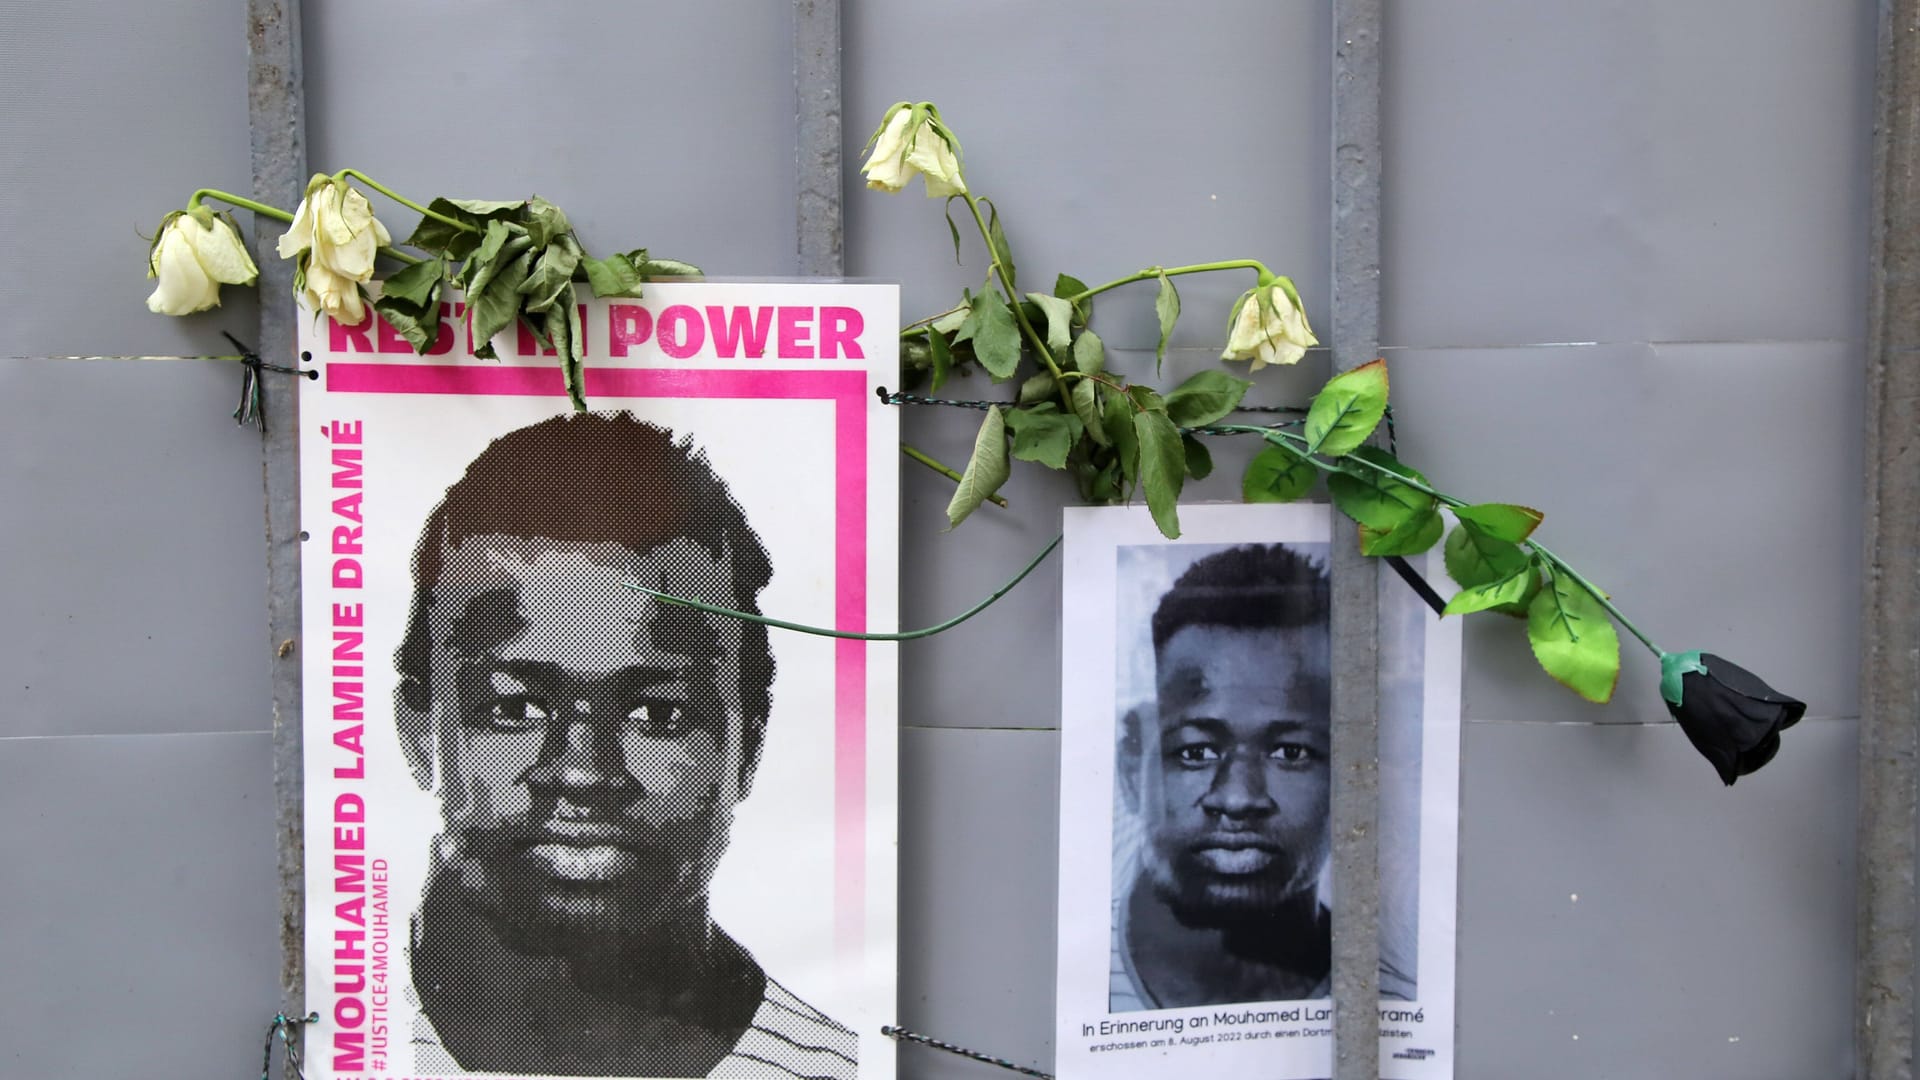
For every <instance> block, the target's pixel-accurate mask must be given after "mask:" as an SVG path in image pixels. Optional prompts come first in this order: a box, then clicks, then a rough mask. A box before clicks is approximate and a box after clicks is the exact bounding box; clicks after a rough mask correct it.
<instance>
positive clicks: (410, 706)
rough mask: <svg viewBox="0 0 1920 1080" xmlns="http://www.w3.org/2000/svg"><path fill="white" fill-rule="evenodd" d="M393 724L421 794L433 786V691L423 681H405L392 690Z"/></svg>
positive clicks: (407, 679)
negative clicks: (397, 729) (398, 733)
mask: <svg viewBox="0 0 1920 1080" xmlns="http://www.w3.org/2000/svg"><path fill="white" fill-rule="evenodd" d="M393 721H394V726H395V727H397V728H399V730H400V749H401V750H403V751H405V752H406V755H407V767H408V768H409V769H411V770H413V782H414V783H415V784H418V785H419V786H420V790H421V791H427V790H430V789H431V788H432V787H433V692H432V691H431V690H429V689H428V688H427V684H426V681H425V680H423V679H411V678H402V679H401V680H400V684H399V685H398V686H396V687H394V688H393Z"/></svg>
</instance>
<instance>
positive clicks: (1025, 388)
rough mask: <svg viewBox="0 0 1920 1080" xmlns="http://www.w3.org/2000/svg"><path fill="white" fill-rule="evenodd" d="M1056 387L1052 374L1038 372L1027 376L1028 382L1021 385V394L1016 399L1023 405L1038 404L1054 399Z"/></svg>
mask: <svg viewBox="0 0 1920 1080" xmlns="http://www.w3.org/2000/svg"><path fill="white" fill-rule="evenodd" d="M1055 385H1057V384H1056V383H1055V382H1054V381H1053V374H1052V373H1051V372H1047V371H1041V372H1037V373H1035V374H1033V375H1029V376H1027V381H1026V382H1023V383H1021V384H1020V393H1018V394H1017V395H1015V397H1016V398H1017V399H1018V400H1019V402H1020V404H1022V405H1033V404H1037V403H1039V402H1042V401H1047V400H1049V399H1050V398H1052V397H1053V390H1054V387H1055Z"/></svg>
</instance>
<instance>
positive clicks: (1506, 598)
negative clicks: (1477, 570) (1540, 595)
mask: <svg viewBox="0 0 1920 1080" xmlns="http://www.w3.org/2000/svg"><path fill="white" fill-rule="evenodd" d="M1534 581H1535V575H1534V572H1533V567H1531V566H1528V567H1524V568H1522V569H1521V570H1520V572H1519V573H1516V574H1513V575H1511V576H1508V577H1504V578H1501V579H1500V580H1499V581H1495V582H1490V583H1488V584H1486V585H1475V586H1474V587H1473V588H1471V589H1462V590H1460V591H1459V592H1457V593H1455V594H1453V599H1451V600H1449V601H1447V606H1446V609H1445V610H1444V611H1442V612H1441V613H1440V614H1442V615H1465V614H1468V613H1469V612H1474V611H1485V610H1487V609H1488V608H1494V607H1500V606H1502V605H1505V604H1517V603H1519V602H1520V601H1522V600H1524V599H1525V598H1526V595H1527V592H1528V589H1529V588H1530V587H1531V586H1532V585H1533V583H1534Z"/></svg>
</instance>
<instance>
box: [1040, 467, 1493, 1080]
mask: <svg viewBox="0 0 1920 1080" xmlns="http://www.w3.org/2000/svg"><path fill="white" fill-rule="evenodd" d="M1180 521H1181V525H1182V528H1183V530H1184V532H1183V535H1182V536H1181V538H1180V539H1179V540H1177V541H1169V540H1167V539H1166V538H1164V537H1163V536H1161V535H1160V533H1159V531H1158V530H1157V529H1156V528H1155V527H1154V524H1153V521H1152V519H1151V517H1150V516H1149V515H1148V514H1147V512H1146V509H1145V508H1144V507H1131V508H1128V507H1113V508H1088V509H1070V510H1068V511H1067V513H1066V541H1065V551H1066V553H1067V559H1066V564H1065V565H1066V569H1065V573H1064V590H1065V607H1064V613H1063V617H1062V628H1063V643H1062V648H1061V663H1062V668H1063V670H1062V677H1061V683H1062V686H1063V687H1064V691H1063V700H1062V712H1061V776H1060V798H1061V810H1060V901H1059V916H1060V935H1059V967H1058V972H1059V982H1058V989H1057V994H1058V1013H1057V1019H1056V1023H1057V1034H1056V1039H1055V1044H1056V1046H1057V1048H1058V1058H1057V1066H1056V1072H1057V1074H1058V1075H1059V1076H1060V1078H1061V1080H1095V1078H1127V1080H1154V1078H1169V1080H1171V1078H1186V1077H1193V1076H1260V1077H1266V1078H1269V1080H1313V1078H1316V1077H1325V1076H1328V1075H1330V1074H1331V1072H1332V1062H1333V1039H1332V1015H1333V1005H1332V1001H1331V990H1330V984H1329V976H1330V952H1331V945H1330V934H1329V927H1330V913H1331V909H1332V906H1333V904H1334V901H1335V898H1334V896H1333V889H1332V881H1331V879H1330V876H1331V875H1330V867H1329V853H1330V836H1331V833H1330V828H1329V809H1330V807H1329V792H1330V790H1331V776H1332V771H1331V767H1330V762H1329V731H1328V720H1329V709H1330V675H1331V670H1332V665H1333V663H1334V662H1335V658H1334V657H1333V656H1332V654H1331V643H1330V636H1329V632H1328V626H1329V621H1328V616H1329V605H1330V598H1329V591H1330V590H1329V585H1330V582H1329V576H1328V572H1327V563H1328V557H1329V553H1330V551H1331V544H1333V543H1352V542H1353V539H1352V537H1351V535H1350V530H1351V525H1350V524H1348V523H1347V522H1346V520H1345V519H1344V518H1333V517H1332V515H1331V513H1330V511H1329V509H1328V508H1327V507H1326V506H1325V505H1323V504H1322V505H1316V504H1292V505H1195V506H1183V507H1181V508H1180ZM1336 522H1337V524H1336ZM1424 561H1425V560H1424V559H1419V558H1416V559H1414V560H1412V562H1413V563H1414V564H1415V565H1416V566H1418V565H1420V564H1422V563H1423V562H1424ZM1434 566H1435V568H1437V567H1438V560H1437V559H1435V560H1434ZM1380 570H1381V573H1382V575H1383V576H1382V579H1381V583H1380V602H1381V606H1380V635H1381V636H1380V832H1379V835H1380V867H1381V869H1380V874H1381V925H1380V990H1381V1001H1380V1018H1381V1042H1380V1075H1381V1076H1382V1077H1383V1078H1384V1080H1430V1078H1437V1077H1450V1076H1452V1075H1453V1030H1454V1026H1453V977H1454V911H1455V854H1456V846H1457V837H1458V816H1459V815H1458V803H1459V752H1460V746H1459V740H1460V710H1459V706H1460V692H1459V685H1460V683H1459V669H1460V640H1459V620H1458V619H1449V620H1445V621H1442V620H1441V619H1440V618H1439V617H1438V616H1436V615H1435V614H1434V612H1433V611H1432V609H1430V608H1428V607H1427V606H1426V605H1425V604H1423V603H1422V602H1421V601H1420V599H1419V598H1418V597H1417V596H1416V595H1415V594H1414V592H1413V591H1412V590H1411V589H1409V588H1407V587H1406V586H1405V585H1404V584H1403V583H1402V582H1400V581H1399V580H1398V578H1397V577H1395V576H1394V575H1393V574H1392V572H1391V571H1390V570H1389V569H1388V568H1387V567H1386V566H1384V565H1381V567H1380Z"/></svg>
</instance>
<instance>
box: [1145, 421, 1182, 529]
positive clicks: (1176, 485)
mask: <svg viewBox="0 0 1920 1080" xmlns="http://www.w3.org/2000/svg"><path fill="white" fill-rule="evenodd" d="M1133 431H1134V435H1135V436H1136V437H1137V438H1138V439H1139V441H1140V489H1141V491H1143V492H1145V494H1146V496H1147V509H1148V510H1149V511H1150V512H1151V513H1152V514H1153V523H1154V524H1155V525H1158V526H1159V527H1160V532H1161V534H1162V535H1164V536H1165V537H1166V538H1167V539H1169V540H1175V539H1178V538H1179V536H1180V514H1179V511H1178V509H1177V508H1176V506H1175V504H1176V503H1178V502H1179V501H1180V489H1181V487H1182V486H1183V485H1184V484H1185V483H1186V479H1187V452H1186V449H1185V448H1184V447H1182V446H1181V445H1180V429H1178V428H1176V427H1174V426H1173V421H1172V420H1169V419H1167V414H1166V413H1163V412H1137V413H1134V414H1133Z"/></svg>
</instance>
